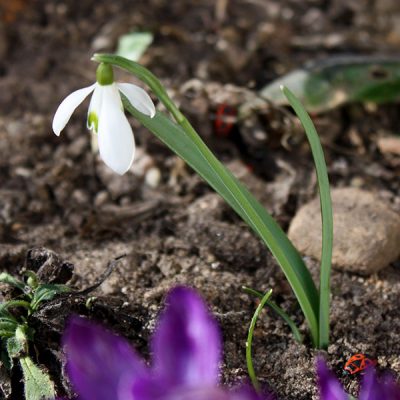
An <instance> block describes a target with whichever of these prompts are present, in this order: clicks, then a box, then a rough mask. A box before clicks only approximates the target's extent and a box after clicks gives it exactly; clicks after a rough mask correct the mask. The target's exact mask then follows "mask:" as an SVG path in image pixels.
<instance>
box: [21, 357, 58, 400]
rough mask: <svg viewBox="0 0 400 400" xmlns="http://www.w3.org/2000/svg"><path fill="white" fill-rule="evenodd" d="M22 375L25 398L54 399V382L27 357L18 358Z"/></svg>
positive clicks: (31, 399) (35, 399) (28, 399)
mask: <svg viewBox="0 0 400 400" xmlns="http://www.w3.org/2000/svg"><path fill="white" fill-rule="evenodd" d="M19 362H20V364H21V368H22V372H23V375H24V383H25V399H26V400H47V399H54V397H55V395H56V394H55V391H54V384H53V382H52V381H51V379H50V377H49V375H48V374H47V372H45V371H44V370H43V369H41V368H39V367H38V366H36V365H35V364H34V363H33V361H32V360H31V359H30V358H29V357H23V358H21V359H20V360H19Z"/></svg>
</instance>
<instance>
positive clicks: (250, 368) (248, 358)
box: [246, 289, 272, 392]
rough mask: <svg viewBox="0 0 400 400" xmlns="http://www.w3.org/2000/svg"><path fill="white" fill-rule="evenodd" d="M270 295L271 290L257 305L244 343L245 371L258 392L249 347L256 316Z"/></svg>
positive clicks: (258, 385) (258, 386)
mask: <svg viewBox="0 0 400 400" xmlns="http://www.w3.org/2000/svg"><path fill="white" fill-rule="evenodd" d="M271 295H272V289H270V290H269V291H268V292H267V293H265V295H264V296H263V298H262V300H261V301H260V304H259V305H258V307H257V309H256V311H255V312H254V315H253V318H252V319H251V323H250V327H249V333H248V335H247V341H246V362H247V371H248V372H249V377H250V380H251V383H252V384H253V386H254V389H255V390H256V391H257V392H258V391H259V390H260V384H259V383H258V380H257V376H256V373H255V371H254V367H253V358H252V354H251V345H252V343H253V333H254V328H255V327H256V322H257V319H258V316H259V315H260V312H261V310H262V309H263V308H264V306H265V303H266V302H267V301H268V299H269V298H270V297H271Z"/></svg>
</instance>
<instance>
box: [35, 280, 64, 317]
mask: <svg viewBox="0 0 400 400" xmlns="http://www.w3.org/2000/svg"><path fill="white" fill-rule="evenodd" d="M70 291H71V288H70V287H69V286H67V285H60V284H43V285H39V286H38V287H37V289H36V290H35V293H34V295H33V299H32V302H31V308H32V311H35V310H36V309H37V308H38V306H39V305H40V303H41V302H43V301H48V300H52V299H53V298H54V297H55V296H56V295H57V294H60V293H66V292H70Z"/></svg>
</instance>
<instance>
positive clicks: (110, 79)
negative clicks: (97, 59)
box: [96, 63, 114, 86]
mask: <svg viewBox="0 0 400 400" xmlns="http://www.w3.org/2000/svg"><path fill="white" fill-rule="evenodd" d="M96 79H97V83H98V84H99V85H102V86H106V85H111V84H112V83H114V72H113V69H112V66H111V65H110V64H105V63H101V64H100V65H99V66H98V67H97V71H96Z"/></svg>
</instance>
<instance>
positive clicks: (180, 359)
mask: <svg viewBox="0 0 400 400" xmlns="http://www.w3.org/2000/svg"><path fill="white" fill-rule="evenodd" d="M166 302H167V306H166V308H165V310H164V312H163V314H162V315H161V317H160V320H159V325H158V327H157V329H156V331H155V334H154V337H153V341H152V349H153V354H154V355H153V357H154V372H155V374H156V375H157V376H158V378H159V380H160V381H162V382H163V383H164V384H165V385H167V386H169V387H177V386H186V387H187V386H201V387H213V386H215V385H216V384H217V382H218V365H219V361H220V355H221V340H220V333H219V329H218V326H217V323H216V321H215V320H214V318H213V317H212V316H211V315H210V314H209V312H208V309H207V306H206V305H205V303H204V302H203V300H202V299H201V297H200V296H199V295H198V294H197V293H196V292H195V291H194V290H192V289H189V288H185V287H177V288H175V289H173V290H172V291H171V292H170V294H169V295H168V297H167V300H166Z"/></svg>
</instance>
